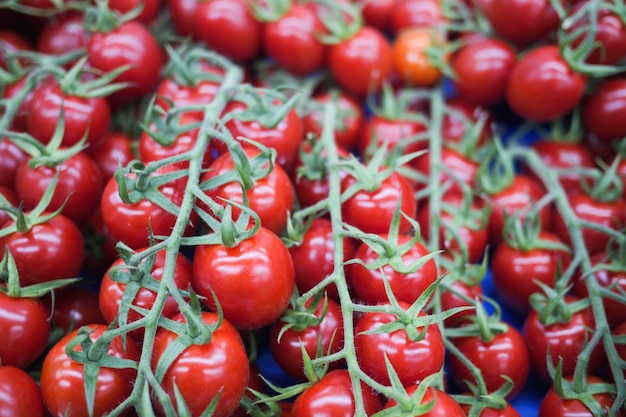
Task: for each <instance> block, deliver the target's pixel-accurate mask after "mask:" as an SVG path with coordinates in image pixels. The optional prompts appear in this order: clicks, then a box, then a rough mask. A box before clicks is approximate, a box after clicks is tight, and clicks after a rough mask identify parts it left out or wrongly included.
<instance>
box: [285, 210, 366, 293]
mask: <svg viewBox="0 0 626 417" xmlns="http://www.w3.org/2000/svg"><path fill="white" fill-rule="evenodd" d="M334 250H335V243H334V240H333V228H332V224H331V222H330V220H328V219H322V218H319V219H315V220H313V222H312V223H311V226H309V228H308V229H307V230H306V232H304V234H303V236H302V240H301V242H300V243H299V244H296V245H294V246H291V247H290V248H289V253H291V257H292V259H293V264H294V268H295V274H296V286H297V287H298V292H299V293H300V294H304V293H305V292H307V291H309V290H310V289H312V288H313V287H314V286H315V285H317V284H318V283H319V282H321V281H322V280H323V279H324V278H326V277H327V276H328V275H330V274H331V273H332V272H333V271H334V270H335V264H334ZM355 250H356V249H355V247H354V242H353V241H352V240H351V239H349V238H347V237H345V238H344V239H343V259H345V260H349V259H352V258H353V257H354V252H355ZM344 272H345V276H346V280H347V281H348V282H350V281H351V280H350V268H349V267H345V268H344ZM324 290H325V291H326V294H327V295H328V297H330V298H332V299H334V300H336V301H338V300H339V293H338V292H337V286H336V285H334V284H331V285H329V286H328V287H326V288H325V289H324Z"/></svg>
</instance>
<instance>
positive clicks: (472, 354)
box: [448, 325, 530, 400]
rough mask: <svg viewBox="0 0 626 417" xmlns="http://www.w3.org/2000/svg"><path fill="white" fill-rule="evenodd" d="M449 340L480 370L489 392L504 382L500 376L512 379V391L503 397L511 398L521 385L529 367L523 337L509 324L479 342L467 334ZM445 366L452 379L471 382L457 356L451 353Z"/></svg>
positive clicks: (477, 337) (472, 379)
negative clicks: (486, 339)
mask: <svg viewBox="0 0 626 417" xmlns="http://www.w3.org/2000/svg"><path fill="white" fill-rule="evenodd" d="M452 343H454V345H455V346H456V347H457V349H459V351H460V352H461V353H462V354H463V355H465V357H467V358H468V359H469V360H470V361H471V362H472V363H473V364H474V365H476V367H477V368H478V369H480V371H481V374H482V376H483V378H484V381H485V386H486V388H487V391H488V392H490V393H492V392H494V391H496V390H497V389H498V388H500V387H502V385H504V383H505V379H504V378H502V375H506V376H508V377H509V378H511V380H512V382H513V390H512V391H511V392H509V393H508V394H507V395H506V399H507V400H511V399H513V398H515V397H516V396H517V395H518V394H519V393H520V392H521V390H522V389H523V388H524V385H525V384H526V380H527V379H528V373H529V370H530V362H529V358H528V349H527V348H526V342H525V341H524V338H523V337H522V335H521V334H520V332H519V331H518V330H517V329H515V328H514V327H513V326H511V325H507V331H506V332H505V333H500V334H494V336H493V339H492V340H490V341H483V340H481V337H480V336H469V337H462V338H458V339H453V340H452ZM448 366H449V370H450V373H451V375H450V376H451V377H452V379H454V380H455V381H469V382H470V383H475V378H474V377H473V376H472V374H471V372H470V371H469V369H468V368H467V367H466V366H465V365H463V362H461V360H460V359H459V358H458V357H456V356H454V355H451V356H450V360H449V361H448ZM461 384H463V382H461Z"/></svg>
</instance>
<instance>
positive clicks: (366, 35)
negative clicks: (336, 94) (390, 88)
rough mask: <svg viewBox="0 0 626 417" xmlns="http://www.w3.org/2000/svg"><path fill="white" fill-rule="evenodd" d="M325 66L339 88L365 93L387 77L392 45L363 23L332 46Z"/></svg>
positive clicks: (360, 93) (390, 64)
mask: <svg viewBox="0 0 626 417" xmlns="http://www.w3.org/2000/svg"><path fill="white" fill-rule="evenodd" d="M328 66H329V69H330V73H331V75H332V76H333V77H334V79H335V81H337V83H338V84H339V86H340V87H341V89H342V90H344V91H346V92H348V93H350V94H353V95H355V96H357V97H364V96H365V95H366V94H367V93H368V92H370V91H377V90H378V89H379V88H380V87H381V86H382V84H383V82H385V81H386V80H389V78H390V76H391V72H392V67H393V61H392V53H391V46H390V45H389V42H388V41H387V39H386V38H385V37H384V35H383V34H382V33H381V32H380V31H378V30H377V29H374V28H371V27H367V26H365V27H363V28H362V29H361V30H359V31H358V32H357V33H356V34H355V35H354V36H352V37H351V38H349V39H347V40H344V41H342V42H340V43H338V44H336V45H333V46H331V48H330V52H329V57H328Z"/></svg>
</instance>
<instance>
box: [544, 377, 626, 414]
mask: <svg viewBox="0 0 626 417" xmlns="http://www.w3.org/2000/svg"><path fill="white" fill-rule="evenodd" d="M565 379H566V380H567V381H568V382H570V383H571V382H572V378H565ZM586 382H587V384H602V383H606V381H604V380H602V379H600V378H598V377H595V376H592V375H589V376H587V380H586ZM593 398H594V399H595V400H596V401H598V403H600V406H601V407H602V408H603V409H604V410H605V411H604V413H603V414H605V413H606V412H608V410H609V409H610V408H611V407H612V406H613V403H614V402H615V399H614V398H613V396H612V395H610V394H608V393H595V394H593ZM613 415H614V416H615V417H624V416H626V411H624V409H623V408H621V409H619V410H618V412H617V413H616V414H613ZM592 416H594V414H593V413H592V412H591V411H590V410H589V408H587V406H586V405H585V404H584V403H583V402H582V401H580V400H578V399H566V398H561V397H560V396H559V395H558V394H557V393H556V391H555V389H554V387H552V388H550V390H549V391H548V392H547V393H546V395H545V396H544V397H543V400H542V401H541V405H540V406H539V414H538V417H592Z"/></svg>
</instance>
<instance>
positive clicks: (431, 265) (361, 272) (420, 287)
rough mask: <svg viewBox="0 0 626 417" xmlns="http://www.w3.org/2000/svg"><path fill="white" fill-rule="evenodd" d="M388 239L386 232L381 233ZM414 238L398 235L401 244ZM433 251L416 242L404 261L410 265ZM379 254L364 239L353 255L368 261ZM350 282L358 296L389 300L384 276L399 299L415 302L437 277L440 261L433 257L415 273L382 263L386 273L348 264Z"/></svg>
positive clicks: (369, 300) (364, 299) (373, 300)
mask: <svg viewBox="0 0 626 417" xmlns="http://www.w3.org/2000/svg"><path fill="white" fill-rule="evenodd" d="M380 236H381V237H382V238H383V239H388V238H389V236H388V235H387V234H381V235H380ZM410 240H411V238H410V237H409V236H404V235H401V236H399V237H398V246H401V245H405V244H406V243H407V242H409V241H410ZM428 253H430V251H429V250H428V249H427V248H426V246H424V245H423V244H422V243H420V242H416V243H415V244H414V245H413V246H412V247H411V248H410V249H409V250H408V251H407V252H406V253H405V254H403V255H402V258H401V259H402V262H403V264H404V265H410V264H412V263H414V262H416V261H417V260H418V259H420V258H422V257H423V256H426V255H427V254H428ZM378 258H379V255H378V254H377V253H376V252H375V251H374V250H373V249H372V248H371V247H370V245H368V244H367V243H365V242H364V243H362V244H361V245H360V246H359V247H358V248H357V250H356V252H355V254H354V259H360V260H361V261H363V262H364V263H365V264H369V263H372V262H374V261H376V260H378ZM349 268H350V269H349V271H350V282H351V286H352V289H353V290H354V292H355V294H356V296H357V297H358V299H359V300H361V301H362V302H364V303H367V304H373V305H375V304H379V303H384V302H388V297H387V293H386V292H385V285H384V280H385V279H386V280H387V281H388V282H389V285H390V287H391V290H392V292H393V294H394V295H395V297H396V298H397V299H398V300H399V301H403V302H406V303H409V304H411V303H414V302H415V300H417V298H418V297H419V296H420V295H422V293H423V292H424V291H425V290H426V289H427V288H428V287H429V286H430V285H431V284H432V283H433V282H435V281H436V280H437V265H436V263H435V260H434V259H431V260H429V261H428V262H426V263H425V264H424V265H423V266H422V267H421V268H419V269H418V270H417V271H415V272H412V273H401V272H398V271H396V270H394V269H393V268H392V267H391V266H390V265H385V266H383V267H382V270H383V272H384V274H383V273H382V272H381V271H380V270H379V269H374V270H368V269H367V268H365V267H364V266H362V265H360V264H356V263H355V264H352V265H350V266H349Z"/></svg>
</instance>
